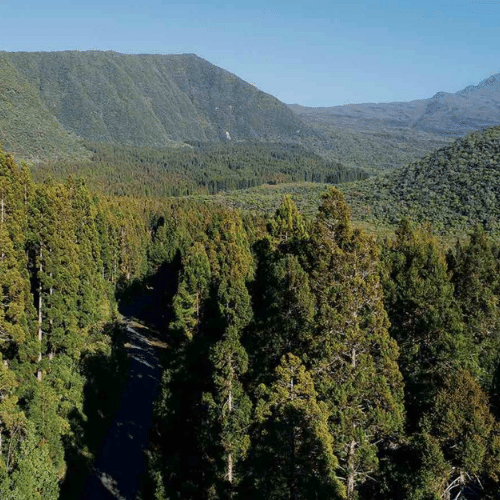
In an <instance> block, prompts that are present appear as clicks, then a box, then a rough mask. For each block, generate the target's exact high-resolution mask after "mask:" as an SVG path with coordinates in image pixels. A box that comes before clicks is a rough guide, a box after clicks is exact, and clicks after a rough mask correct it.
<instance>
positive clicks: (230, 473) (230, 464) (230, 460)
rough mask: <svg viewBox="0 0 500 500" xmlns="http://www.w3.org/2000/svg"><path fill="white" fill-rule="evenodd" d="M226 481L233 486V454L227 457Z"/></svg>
mask: <svg viewBox="0 0 500 500" xmlns="http://www.w3.org/2000/svg"><path fill="white" fill-rule="evenodd" d="M227 480H228V481H229V483H230V484H233V454H232V453H229V454H228V456H227Z"/></svg>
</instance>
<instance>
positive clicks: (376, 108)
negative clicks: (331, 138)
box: [290, 73, 500, 136]
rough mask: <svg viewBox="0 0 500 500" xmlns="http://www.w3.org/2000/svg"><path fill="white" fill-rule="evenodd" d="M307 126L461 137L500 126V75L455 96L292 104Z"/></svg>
mask: <svg viewBox="0 0 500 500" xmlns="http://www.w3.org/2000/svg"><path fill="white" fill-rule="evenodd" d="M290 108H291V109H292V110H293V111H294V112H295V113H296V114H297V115H298V116H300V117H301V118H302V119H303V120H304V121H306V122H307V123H320V124H327V125H335V126H337V127H343V128H345V127H347V128H350V129H353V130H367V129H374V128H380V127H383V128H408V129H414V130H417V131H422V132H430V133H434V134H439V135H444V136H462V135H465V134H466V133H468V132H472V131H473V130H477V129H479V128H483V127H491V126H494V125H498V124H499V123H500V73H499V74H496V75H493V76H490V77H489V78H487V79H485V80H483V81H482V82H480V83H479V84H478V85H476V86H474V85H470V86H468V87H466V88H465V89H463V90H460V91H458V92H455V93H447V92H438V93H437V94H435V95H434V96H433V97H431V98H429V99H419V100H415V101H409V102H393V103H381V104H372V103H368V104H348V105H345V106H333V107H326V108H310V107H305V106H299V105H297V104H293V105H290Z"/></svg>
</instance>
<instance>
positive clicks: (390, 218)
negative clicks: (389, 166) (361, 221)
mask: <svg viewBox="0 0 500 500" xmlns="http://www.w3.org/2000/svg"><path fill="white" fill-rule="evenodd" d="M343 189H344V190H345V192H346V195H347V198H348V200H349V203H350V204H351V206H352V207H353V209H354V211H355V213H356V214H357V215H358V216H363V214H365V218H368V219H372V220H373V219H375V220H382V221H385V222H389V223H394V222H397V221H398V220H399V219H400V218H402V217H406V216H407V217H410V218H412V219H414V220H417V221H419V222H424V221H431V222H432V224H433V225H434V227H435V228H437V229H438V230H443V231H447V230H449V229H456V230H459V231H464V232H465V231H468V230H469V229H470V227H471V226H472V225H473V224H477V223H480V224H483V225H484V226H485V227H487V228H488V229H491V230H495V231H498V230H500V126H496V127H491V128H488V129H484V130H481V131H478V132H474V133H471V134H469V135H467V136H465V137H462V138H459V139H456V140H455V141H454V142H453V143H452V144H451V145H449V146H447V147H445V148H441V149H439V150H437V151H435V152H433V153H432V154H429V155H427V156H426V157H425V158H423V159H421V160H420V161H417V162H414V163H411V164H409V165H406V166H405V167H403V168H402V169H399V170H396V171H393V172H390V173H387V174H386V175H382V176H380V177H378V178H371V179H368V180H366V181H360V182H357V183H353V184H351V185H345V186H344V188H343Z"/></svg>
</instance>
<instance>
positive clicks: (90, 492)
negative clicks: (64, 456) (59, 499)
mask: <svg viewBox="0 0 500 500" xmlns="http://www.w3.org/2000/svg"><path fill="white" fill-rule="evenodd" d="M125 324H126V325H127V326H126V331H127V343H126V344H125V347H126V348H127V351H128V355H129V358H130V369H129V378H128V381H127V383H126V384H125V387H124V389H123V392H122V397H121V402H120V408H119V409H118V411H117V413H116V415H115V419H114V421H113V423H112V424H111V427H110V429H109V431H108V434H107V436H106V438H105V440H104V442H103V445H102V448H101V452H100V454H99V456H98V458H97V460H96V463H95V466H94V469H93V472H92V473H91V475H90V476H89V477H88V479H87V482H86V484H85V490H84V493H83V495H82V496H81V500H101V499H102V500H110V499H118V500H133V499H134V498H135V496H136V494H137V491H138V488H139V479H140V476H141V474H142V473H143V472H144V471H145V457H144V450H145V448H146V446H147V439H148V430H149V429H150V427H151V426H152V424H153V401H154V399H155V397H156V395H157V392H158V385H159V381H160V376H161V371H160V366H159V362H158V358H157V350H158V349H160V348H165V347H166V346H165V345H164V344H162V343H161V342H159V341H154V340H153V339H154V337H152V336H151V332H150V331H149V330H148V329H147V328H146V327H144V326H142V325H140V324H138V323H136V322H134V321H132V320H129V319H125Z"/></svg>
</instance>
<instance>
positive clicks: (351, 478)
mask: <svg viewBox="0 0 500 500" xmlns="http://www.w3.org/2000/svg"><path fill="white" fill-rule="evenodd" d="M355 451H356V441H351V442H350V443H349V451H348V452H347V496H346V500H354V485H355V478H356V469H355V467H354V454H355Z"/></svg>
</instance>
